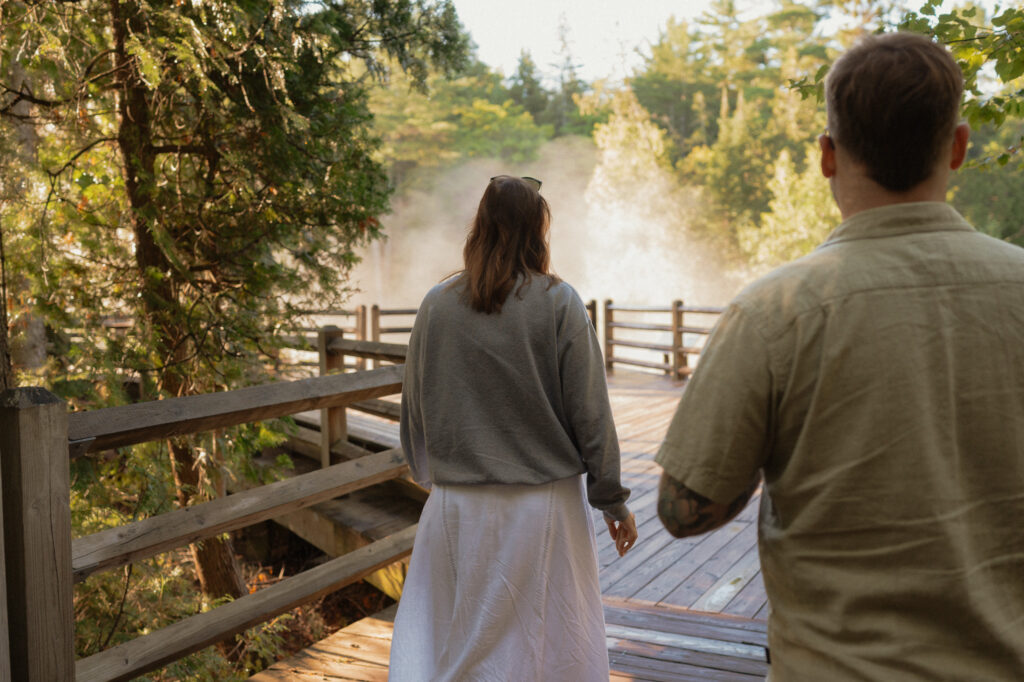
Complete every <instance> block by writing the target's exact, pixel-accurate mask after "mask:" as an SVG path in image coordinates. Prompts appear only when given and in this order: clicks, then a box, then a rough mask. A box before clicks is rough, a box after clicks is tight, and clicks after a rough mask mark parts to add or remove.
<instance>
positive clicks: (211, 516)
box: [71, 448, 409, 582]
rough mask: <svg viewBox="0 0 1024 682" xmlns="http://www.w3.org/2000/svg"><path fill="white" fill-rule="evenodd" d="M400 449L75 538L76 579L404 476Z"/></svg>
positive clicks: (73, 557)
mask: <svg viewBox="0 0 1024 682" xmlns="http://www.w3.org/2000/svg"><path fill="white" fill-rule="evenodd" d="M408 468H409V467H408V465H407V464H406V463H405V458H404V456H403V455H402V451H401V450H400V449H398V448H396V449H393V450H385V451H383V452H378V453H375V454H372V455H367V456H366V457H362V458H360V459H356V460H352V461H349V462H342V463H340V464H335V465H333V466H331V467H328V468H327V469H318V470H316V471H312V472H310V473H307V474H302V475H300V476H295V477H293V478H289V479H286V480H283V481H277V482H276V483H269V484H267V485H264V486H260V487H258V488H252V489H250V490H246V491H244V492H240V493H235V494H234V495H229V496H227V497H219V498H217V499H214V500H210V501H208V502H203V503H201V504H197V505H194V506H191V507H185V508H184V509H177V510H175V511H172V512H167V513H165V514H161V515H159V516H153V517H150V518H148V519H143V520H141V521H136V522H134V523H129V524H126V525H124V526H118V527H116V528H109V529H107V530H104V531H101V532H99V533H93V534H92V535H87V536H85V537H81V538H77V539H75V540H72V541H71V570H72V573H73V574H74V578H75V582H81V581H82V580H84V579H85V578H87V577H88V576H90V575H92V574H93V573H96V572H97V571H104V570H110V569H113V568H117V567H118V566H123V565H124V564H127V563H130V562H133V561H138V560H139V559H145V558H148V557H151V556H155V555H157V554H160V553H162V552H166V551H168V550H171V549H174V548H176V547H181V546H182V545H187V544H191V543H193V542H196V541H198V540H202V539H204V538H208V537H212V536H214V535H219V534H220V533H226V532H228V531H232V530H237V529H239V528H245V527H246V526H251V525H252V524H254V523H259V522H260V521H266V520H267V519H272V518H274V517H277V516H281V515H283V514H286V513H288V512H292V511H295V510H297V509H302V508H304V507H309V506H312V505H314V504H317V503H319V502H323V501H325V500H330V499H333V498H335V497H339V496H341V495H345V494H348V493H350V492H353V491H355V490H360V489H362V488H366V487H369V486H371V485H374V484H375V483H380V482H382V481H387V480H390V479H393V478H397V477H398V476H401V475H403V474H404V473H405V472H406V471H408Z"/></svg>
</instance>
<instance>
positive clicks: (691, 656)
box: [252, 370, 768, 682]
mask: <svg viewBox="0 0 1024 682" xmlns="http://www.w3.org/2000/svg"><path fill="white" fill-rule="evenodd" d="M608 385H609V392H610V395H611V401H612V410H613V412H614V415H615V424H616V428H617V430H618V433H619V441H620V445H621V448H622V456H623V459H622V470H623V481H624V483H625V484H626V485H627V486H629V487H630V488H631V489H632V491H633V493H632V496H631V499H630V506H631V508H632V510H633V512H634V513H635V514H636V517H637V524H638V527H639V532H640V537H639V540H638V542H637V545H636V548H635V549H634V550H632V551H631V552H630V553H629V554H627V555H626V556H625V557H622V558H620V557H618V556H617V554H616V553H615V551H614V547H613V546H612V544H611V541H610V540H609V539H608V537H607V532H606V531H605V530H604V523H603V522H602V521H601V519H600V514H599V513H595V524H596V525H597V528H598V560H599V565H600V579H601V588H602V592H603V594H604V599H605V619H606V623H607V632H608V648H609V660H610V662H611V668H612V676H611V679H612V680H616V681H621V680H717V681H722V682H726V681H733V682H740V681H750V680H759V679H763V678H764V676H765V674H766V673H767V666H766V665H765V663H764V646H765V642H766V635H765V630H766V623H765V621H766V618H767V610H768V606H767V597H766V595H765V591H764V585H763V583H762V581H761V573H760V567H759V564H758V559H757V529H756V522H757V504H758V498H759V495H755V497H754V499H752V500H751V502H750V503H749V504H748V505H747V507H746V508H745V509H744V510H743V512H741V513H740V515H739V516H738V517H737V518H736V519H735V520H734V521H732V522H730V523H728V524H726V525H725V526H724V527H722V528H720V529H718V530H717V531H714V532H712V533H709V534H706V535H703V536H699V537H696V538H685V539H682V540H677V539H675V538H673V537H672V536H671V535H669V534H668V532H667V531H665V529H664V528H663V527H662V525H661V522H660V521H659V520H658V518H657V513H656V496H657V486H658V479H659V477H660V475H661V469H660V467H659V466H658V465H657V464H655V463H654V454H655V453H656V452H657V449H658V446H659V445H660V444H661V440H662V438H663V437H664V434H665V431H666V430H667V428H668V424H669V421H670V420H671V418H672V414H673V413H674V411H675V407H676V404H677V403H678V400H679V395H680V392H681V390H682V387H681V385H680V384H679V383H678V382H673V381H670V380H669V379H668V378H666V377H662V376H660V375H655V374H648V373H642V372H634V371H628V370H617V371H616V372H615V373H614V374H612V375H610V376H609V378H608ZM367 420H369V422H372V423H369V422H368V423H367V424H366V425H364V424H363V422H364V421H367ZM382 424H383V420H377V419H376V418H373V417H369V416H367V415H363V414H358V413H353V412H352V411H350V413H349V427H350V429H351V430H353V431H355V430H357V429H358V430H359V431H366V432H372V431H374V430H380V429H383V430H385V431H386V430H387V429H388V428H392V429H396V428H397V427H396V425H394V424H393V423H391V424H390V425H388V426H384V425H382ZM393 619H394V607H392V608H391V609H389V610H386V611H385V612H382V613H381V614H377V616H375V617H373V618H370V619H363V620H362V621H359V622H358V623H354V624H353V625H351V626H349V627H347V628H344V629H342V630H339V631H338V632H336V633H335V634H334V635H331V636H330V637H328V638H327V639H325V640H323V641H322V642H320V643H318V644H317V645H315V646H313V647H310V648H308V649H306V650H305V651H303V652H301V653H300V654H298V655H297V656H295V657H293V658H291V659H289V660H287V661H283V662H280V663H277V664H275V665H274V666H272V667H271V668H269V669H268V670H266V671H264V672H263V673H260V674H259V675H257V676H255V677H254V678H252V679H253V680H257V681H259V682H271V681H277V680H300V681H304V680H386V679H387V658H388V652H389V651H390V644H391V622H392V621H393Z"/></svg>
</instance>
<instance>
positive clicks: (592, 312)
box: [587, 299, 597, 331]
mask: <svg viewBox="0 0 1024 682" xmlns="http://www.w3.org/2000/svg"><path fill="white" fill-rule="evenodd" d="M587 317H589V318H590V325H591V326H592V327H593V328H594V330H595V331H596V330H597V301H595V300H594V299H590V300H589V301H587Z"/></svg>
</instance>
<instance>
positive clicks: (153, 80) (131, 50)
mask: <svg viewBox="0 0 1024 682" xmlns="http://www.w3.org/2000/svg"><path fill="white" fill-rule="evenodd" d="M125 49H126V50H127V51H128V54H130V55H132V56H133V57H135V63H136V64H137V65H138V70H139V75H140V76H141V77H142V80H143V82H145V84H146V85H148V86H149V87H150V88H156V87H157V86H158V85H159V84H160V65H159V62H158V61H157V59H156V57H154V56H153V55H152V54H150V53H149V51H147V50H146V48H145V47H143V45H142V43H141V42H139V39H138V38H136V37H135V36H134V35H132V36H129V37H128V40H127V41H125Z"/></svg>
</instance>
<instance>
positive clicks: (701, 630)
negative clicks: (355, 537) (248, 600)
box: [250, 599, 767, 682]
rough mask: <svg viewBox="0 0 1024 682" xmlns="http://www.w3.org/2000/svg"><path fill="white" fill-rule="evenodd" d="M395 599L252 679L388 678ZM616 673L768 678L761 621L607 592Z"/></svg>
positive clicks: (744, 680)
mask: <svg viewBox="0 0 1024 682" xmlns="http://www.w3.org/2000/svg"><path fill="white" fill-rule="evenodd" d="M396 610H397V605H393V606H390V607H388V608H387V609H385V610H384V611H382V612H381V613H378V614H375V615H374V616H372V617H369V618H364V619H363V620H360V621H357V622H356V623H353V624H352V625H349V626H348V627H345V628H343V629H341V630H339V631H338V632H336V633H334V634H333V635H331V636H330V637H327V638H326V639H324V640H323V641H321V642H318V643H317V644H315V645H313V646H311V647H309V648H307V649H305V650H303V651H301V652H299V653H298V654H296V655H295V656H293V657H291V658H289V659H288V660H286V661H281V662H278V663H275V664H274V665H273V666H271V667H270V668H268V669H267V670H264V671H263V672H261V673H258V674H257V675H254V676H253V677H252V678H250V679H251V680H253V681H254V682H281V681H283V680H298V681H299V682H305V681H308V680H358V681H360V682H363V681H367V682H369V681H372V682H377V681H378V680H386V679H387V666H388V658H389V656H390V648H391V635H392V632H393V627H394V616H395V612H396ZM605 620H606V621H607V623H608V625H607V644H608V658H609V664H610V667H611V676H610V680H613V681H624V680H633V681H637V680H654V681H659V682H660V681H663V680H664V681H671V682H676V681H677V680H709V681H714V682H750V681H751V680H760V679H763V677H764V675H765V673H766V672H767V667H766V665H765V663H764V648H763V647H764V644H763V642H764V638H765V634H764V631H763V624H759V623H755V622H751V621H748V620H746V619H742V618H735V617H730V616H720V615H714V614H706V613H705V614H702V613H693V612H689V611H686V610H685V609H679V608H666V607H659V606H652V605H646V604H640V603H635V602H634V603H628V602H623V601H621V600H614V599H611V600H606V602H605Z"/></svg>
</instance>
